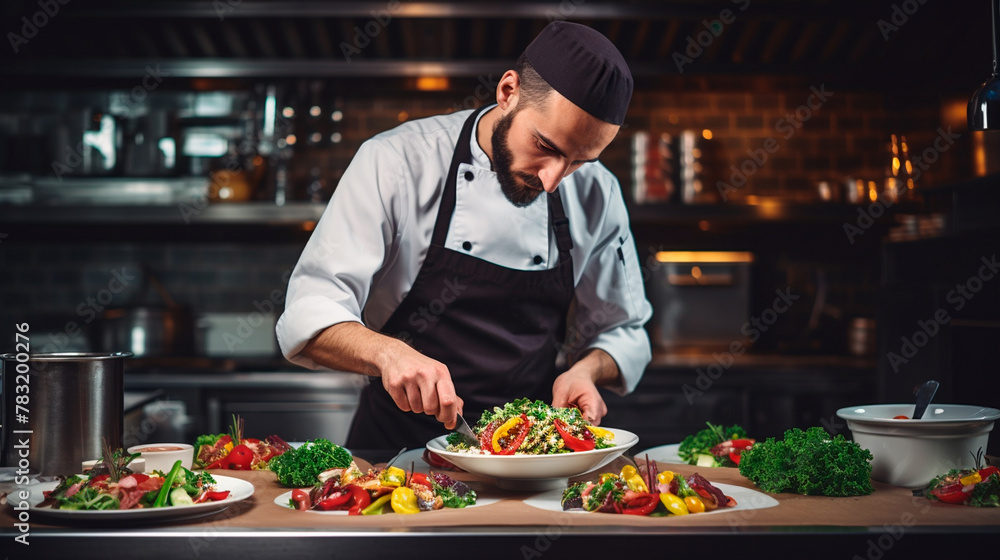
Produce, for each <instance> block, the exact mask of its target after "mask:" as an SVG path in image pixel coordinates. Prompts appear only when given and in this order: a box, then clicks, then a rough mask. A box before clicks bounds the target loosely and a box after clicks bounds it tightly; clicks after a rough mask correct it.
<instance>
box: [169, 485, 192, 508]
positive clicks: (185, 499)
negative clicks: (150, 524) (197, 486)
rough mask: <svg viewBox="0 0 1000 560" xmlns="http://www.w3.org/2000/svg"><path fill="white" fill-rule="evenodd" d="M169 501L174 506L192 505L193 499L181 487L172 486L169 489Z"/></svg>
mask: <svg viewBox="0 0 1000 560" xmlns="http://www.w3.org/2000/svg"><path fill="white" fill-rule="evenodd" d="M170 503H171V504H172V505H175V506H193V505H194V500H192V499H191V496H188V493H187V492H185V491H184V489H183V488H174V489H173V490H171V491H170Z"/></svg>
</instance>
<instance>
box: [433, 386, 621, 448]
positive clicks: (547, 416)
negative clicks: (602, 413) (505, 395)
mask: <svg viewBox="0 0 1000 560" xmlns="http://www.w3.org/2000/svg"><path fill="white" fill-rule="evenodd" d="M473 430H474V431H475V433H476V436H477V437H478V438H479V445H475V444H472V443H470V442H469V441H467V440H466V438H465V437H464V436H462V435H461V434H458V433H452V434H449V435H448V450H449V451H459V452H466V453H478V454H484V455H485V454H492V455H515V454H517V455H552V454H556V453H570V452H574V451H590V450H592V449H606V448H608V447H614V445H615V442H614V434H613V433H612V432H611V431H609V430H604V429H601V428H598V427H597V426H593V425H591V424H590V423H589V422H587V420H586V419H584V417H583V414H581V412H580V410H579V409H577V408H555V407H552V406H549V405H547V404H545V403H544V402H542V401H537V400H536V401H532V400H530V399H517V400H515V401H513V402H509V403H507V404H505V405H503V406H497V407H494V408H493V410H487V411H485V412H484V413H483V415H482V416H481V417H480V418H479V421H478V422H476V425H475V427H474V428H473Z"/></svg>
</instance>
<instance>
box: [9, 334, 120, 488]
mask: <svg viewBox="0 0 1000 560" xmlns="http://www.w3.org/2000/svg"><path fill="white" fill-rule="evenodd" d="M130 356H131V354H130V353H128V352H115V353H109V354H97V353H80V352H66V353H56V354H31V355H28V354H4V355H2V356H0V358H2V359H3V399H2V402H3V411H2V418H3V436H2V446H0V447H2V452H0V461H2V464H3V466H5V467H17V468H18V471H17V472H19V473H20V471H21V470H23V471H25V472H24V473H23V474H28V473H32V474H35V473H37V474H41V475H66V474H73V473H78V472H80V465H81V463H82V462H83V461H86V460H90V459H98V458H100V457H101V451H102V445H103V443H104V442H105V441H107V444H108V445H109V446H110V447H111V448H113V449H117V448H119V447H121V446H122V436H123V432H124V406H125V405H124V398H125V397H124V362H125V358H128V357H130ZM19 407H20V408H19Z"/></svg>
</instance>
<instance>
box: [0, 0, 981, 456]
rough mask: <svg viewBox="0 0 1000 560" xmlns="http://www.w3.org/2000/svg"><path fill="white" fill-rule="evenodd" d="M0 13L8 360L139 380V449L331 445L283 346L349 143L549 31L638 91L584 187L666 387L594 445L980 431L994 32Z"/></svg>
mask: <svg viewBox="0 0 1000 560" xmlns="http://www.w3.org/2000/svg"><path fill="white" fill-rule="evenodd" d="M0 14H2V15H3V16H4V20H3V21H4V25H3V27H2V30H3V31H4V33H5V36H6V38H7V44H6V45H4V46H3V47H0V303H2V305H0V331H2V330H3V329H5V328H6V329H7V332H9V333H10V334H9V335H3V336H4V338H5V340H7V344H6V346H8V347H9V348H11V349H12V348H13V333H14V330H13V328H12V326H13V325H14V324H15V323H20V322H29V323H30V325H31V329H32V333H33V336H32V350H34V351H83V350H130V351H132V352H134V353H135V354H136V357H135V358H134V359H132V360H130V361H129V362H128V364H127V375H126V388H127V389H128V390H129V393H130V395H131V397H132V398H133V401H132V406H131V407H130V419H131V420H130V422H131V423H130V426H131V429H132V434H131V435H132V436H133V438H134V439H135V440H138V441H150V440H152V439H157V440H160V441H163V440H164V439H174V438H176V439H183V440H184V441H193V437H194V436H195V435H197V434H198V433H204V432H209V431H211V432H218V431H223V430H225V429H226V428H227V426H228V424H229V419H230V417H231V415H232V414H240V415H241V416H242V417H243V418H244V419H245V420H246V426H247V430H248V432H249V433H250V434H251V435H267V434H269V433H277V434H279V435H281V436H282V437H285V439H288V440H302V439H305V438H313V437H329V438H331V439H334V440H335V441H336V440H342V438H343V437H344V434H346V428H347V424H348V422H349V420H350V417H351V414H352V413H353V409H354V403H355V401H356V397H357V392H358V391H359V390H360V384H359V380H358V379H357V378H356V376H352V375H345V374H338V373H325V374H317V373H313V372H308V371H305V370H302V369H301V368H297V367H296V366H293V365H291V364H289V363H288V362H286V361H284V360H283V359H282V358H281V356H280V353H279V352H278V349H277V345H276V342H275V340H274V333H273V325H274V320H275V318H276V316H277V315H279V314H280V312H281V309H282V305H283V302H284V290H285V287H286V282H287V278H288V274H289V273H290V271H291V269H292V267H293V266H294V264H295V262H296V260H297V258H298V255H299V252H300V251H301V247H302V246H303V244H304V243H305V241H306V240H307V239H308V237H309V234H310V232H311V230H312V229H313V227H314V226H315V223H316V220H317V219H318V218H319V217H320V215H321V213H322V211H323V208H324V205H325V203H326V202H327V201H328V200H329V198H330V195H331V193H332V192H333V191H334V190H335V189H336V186H337V182H338V180H339V178H340V176H341V174H342V173H343V171H344V169H345V167H346V166H347V165H348V163H349V162H350V160H351V157H352V155H353V154H354V152H355V150H356V149H357V148H358V146H359V145H360V144H361V142H363V141H364V140H365V139H367V138H368V137H370V136H372V135H374V134H376V133H378V132H381V131H383V130H387V129H389V128H392V127H394V126H396V125H398V124H399V123H401V122H405V121H407V120H411V119H416V118H421V117H424V116H429V115H435V114H439V113H442V112H449V111H455V110H463V109H469V108H473V107H476V106H479V105H481V104H484V103H489V102H490V101H491V100H492V98H493V92H494V87H495V84H496V82H497V80H498V79H499V77H500V76H501V75H502V74H503V72H504V71H505V70H506V69H507V68H508V67H509V66H510V65H511V64H512V62H513V61H514V59H515V58H516V57H517V55H518V54H519V53H520V52H521V50H522V49H523V48H524V46H525V45H526V44H527V43H528V42H529V41H530V40H531V39H532V38H533V37H534V36H535V34H536V33H537V32H538V31H539V30H540V29H541V28H542V27H543V26H544V25H545V24H547V23H548V22H549V21H551V20H553V19H568V20H571V21H578V22H582V23H586V24H588V25H591V26H593V27H594V28H596V29H598V30H599V31H601V32H603V33H605V34H606V35H607V36H608V37H610V38H611V39H612V41H614V42H615V43H616V44H617V45H618V47H619V49H620V50H621V51H622V52H623V54H624V55H625V57H626V59H627V60H628V61H629V63H630V65H631V67H632V69H633V73H634V75H635V78H636V91H635V95H634V97H633V100H632V104H631V106H630V109H629V114H628V119H627V122H626V124H625V126H624V127H623V129H622V132H621V135H620V137H619V138H618V139H617V140H616V141H615V142H614V143H613V144H612V145H611V147H609V148H608V150H607V151H606V152H605V154H604V155H603V156H602V158H601V160H602V162H603V163H604V164H605V165H607V166H608V167H609V168H610V169H611V170H612V171H613V172H614V173H615V174H616V175H617V176H618V178H619V179H620V181H621V183H622V188H623V191H624V193H625V196H626V199H627V202H628V203H629V206H630V211H631V215H632V220H633V222H632V225H633V230H634V232H635V236H636V240H637V244H638V251H639V259H640V261H641V263H642V265H643V271H644V274H645V275H646V278H645V280H646V290H647V294H648V296H649V298H650V300H651V301H652V302H653V304H654V308H655V311H656V315H655V317H654V318H653V320H652V321H650V323H649V325H648V330H649V332H650V335H651V337H652V339H653V341H654V346H655V354H656V357H655V358H654V361H653V364H651V366H650V368H649V369H648V370H647V373H646V375H645V377H644V379H643V381H642V383H641V384H640V385H639V387H638V389H637V391H636V392H635V393H634V394H633V395H630V396H628V397H616V396H612V395H610V394H609V395H608V404H609V408H610V409H611V412H610V413H609V415H608V417H607V418H606V419H605V422H604V423H605V424H607V425H612V426H617V427H622V428H626V429H631V430H634V431H636V432H637V433H639V435H640V437H641V439H642V442H643V444H644V445H647V446H652V445H658V444H664V443H673V442H677V441H680V439H682V438H683V437H684V436H685V435H687V434H689V433H692V432H693V431H695V430H697V429H700V428H701V427H704V422H705V421H711V422H713V423H725V424H732V423H740V424H743V425H744V426H745V427H746V428H747V429H748V430H749V431H750V433H751V435H752V436H757V437H760V438H762V437H766V436H774V435H780V434H781V432H782V431H783V430H784V429H786V428H789V427H792V426H799V427H807V426H811V425H825V426H827V427H828V428H829V429H831V430H835V431H836V430H839V431H843V432H845V433H846V429H845V428H844V427H843V426H842V425H841V424H840V423H839V421H838V419H837V418H836V417H835V415H834V413H835V412H836V410H837V409H838V408H840V407H843V406H848V405H854V404H864V403H870V402H906V401H909V400H910V399H912V389H913V387H914V386H916V385H917V384H918V383H919V382H921V381H923V380H925V379H931V378H934V379H938V380H940V381H941V383H942V386H941V390H940V392H939V393H938V397H937V400H938V401H939V402H959V403H966V404H981V405H989V406H997V405H998V404H1000V402H998V399H1000V397H998V395H1000V381H998V376H997V373H996V361H995V358H994V355H993V353H992V351H991V350H992V349H993V347H994V346H995V344H996V341H997V340H998V339H1000V287H998V285H1000V282H994V281H992V278H993V277H994V275H995V274H996V272H995V271H992V269H991V268H990V267H989V266H987V265H986V264H984V263H992V262H995V256H994V255H995V254H996V251H997V248H998V246H1000V243H998V241H1000V218H998V217H997V216H998V214H997V211H998V210H1000V185H998V184H997V182H998V177H1000V176H998V175H997V172H998V167H1000V152H998V150H1000V141H998V139H997V137H996V136H995V135H996V134H1000V133H995V132H976V131H970V130H968V127H967V125H966V106H967V103H968V100H969V97H970V95H971V94H972V92H973V91H975V89H976V88H977V87H978V86H979V84H981V83H982V82H983V81H984V80H986V79H987V78H988V77H989V76H990V72H991V70H992V66H991V63H992V57H993V47H992V34H993V31H992V29H991V17H992V15H991V6H990V3H989V2H988V1H986V0H974V1H969V2H962V3H961V4H955V3H947V2H944V1H941V0H928V1H927V2H917V1H915V0H905V1H903V0H897V1H889V0H874V1H873V0H868V1H861V0H839V1H836V2H833V1H825V0H809V1H802V0H799V1H792V0H732V1H723V0H717V1H700V2H695V1H690V0H686V1H685V0H677V1H671V2H661V1H652V0H633V1H624V2H621V1H620V2H614V3H612V2H607V1H598V0H562V1H560V2H521V1H515V2H503V3H482V2H463V1H459V0H452V1H446V2H437V1H430V2H405V1H396V0H392V1H388V2H385V1H382V2H378V1H376V2H344V1H327V2H318V1H308V0H297V1H293V2H278V1H250V0H244V1H240V0H220V1H216V2H208V1H204V0H202V1H197V2H194V1H157V2H128V1H124V0H117V1H86V0H75V1H74V2H72V3H70V2H62V1H58V0H51V1H48V2H46V1H45V0H43V1H40V2H39V1H19V0H13V1H8V2H5V3H4V5H3V6H2V7H0ZM994 266H995V265H994ZM942 312H943V313H945V315H941V313H942ZM3 325H7V326H6V327H3ZM907 344H910V346H907ZM265 432H266V433H265ZM129 435H130V434H129V432H128V431H127V432H126V440H127V441H126V443H130V441H128V438H129ZM994 439H996V438H994ZM994 454H996V452H995V451H994Z"/></svg>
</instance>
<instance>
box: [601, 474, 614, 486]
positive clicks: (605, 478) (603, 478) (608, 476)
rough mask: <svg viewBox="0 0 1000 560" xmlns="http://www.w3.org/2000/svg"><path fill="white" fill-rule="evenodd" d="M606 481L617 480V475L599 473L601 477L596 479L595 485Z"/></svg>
mask: <svg viewBox="0 0 1000 560" xmlns="http://www.w3.org/2000/svg"><path fill="white" fill-rule="evenodd" d="M608 480H618V475H617V474H615V473H609V472H606V473H601V476H600V477H598V479H597V484H598V485H600V484H604V483H605V482H607V481H608Z"/></svg>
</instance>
